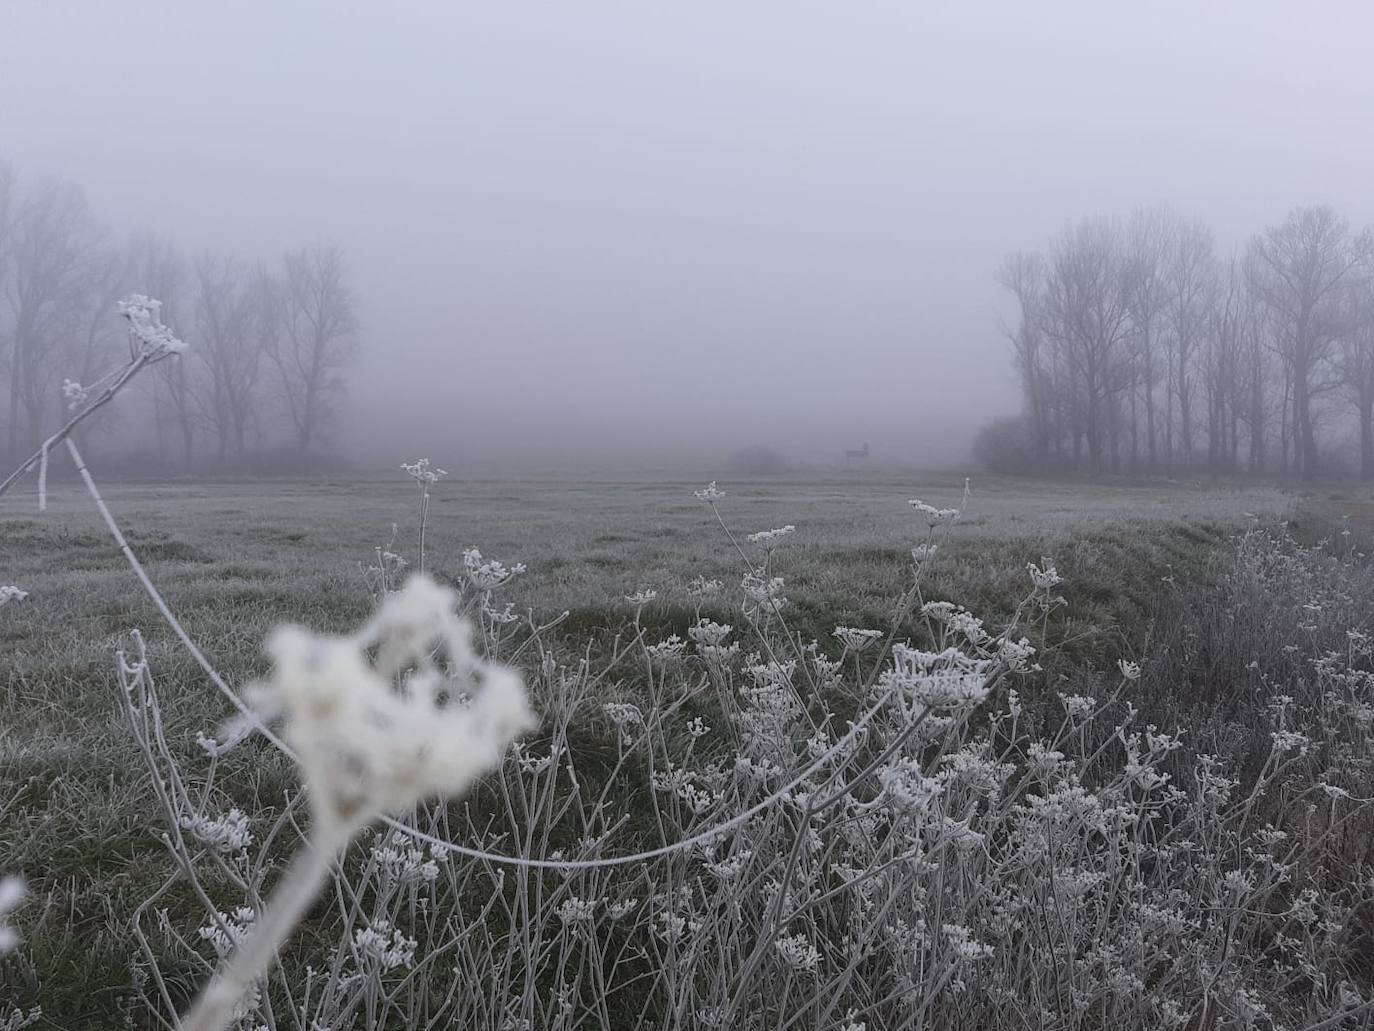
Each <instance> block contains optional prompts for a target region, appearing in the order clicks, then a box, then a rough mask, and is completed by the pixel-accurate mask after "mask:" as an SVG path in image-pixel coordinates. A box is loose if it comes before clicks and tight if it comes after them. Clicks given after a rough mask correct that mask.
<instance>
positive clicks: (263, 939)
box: [181, 835, 347, 1031]
mask: <svg viewBox="0 0 1374 1031" xmlns="http://www.w3.org/2000/svg"><path fill="white" fill-rule="evenodd" d="M346 843H347V837H346V836H342V835H330V836H328V837H327V838H325V840H319V839H317V838H316V837H315V836H312V837H310V838H308V839H306V843H305V847H304V848H302V849H301V851H300V852H298V853H297V854H296V858H295V859H293V860H292V861H291V866H290V867H289V868H288V869H287V871H286V876H285V877H283V878H282V880H281V882H280V883H279V884H278V885H277V886H276V888H275V889H273V891H272V894H271V896H270V897H269V898H268V900H267V906H266V910H265V912H264V913H263V914H262V915H261V916H260V917H259V918H258V919H257V920H255V921H254V922H253V929H252V931H250V932H249V934H248V936H247V937H246V938H244V939H243V941H242V942H241V943H240V944H239V946H238V948H236V949H235V950H234V951H233V954H232V955H231V956H230V957H229V961H228V962H227V963H226V964H225V965H224V966H223V967H222V968H221V969H220V971H219V973H217V974H216V975H215V977H214V979H213V980H212V981H211V982H210V984H209V985H208V986H206V988H205V991H204V992H202V993H201V996H200V998H199V999H197V1000H196V1003H195V1005H194V1006H192V1007H191V1011H190V1013H188V1014H187V1015H186V1018H185V1019H184V1020H183V1021H181V1031H223V1029H224V1028H227V1027H229V1025H230V1024H231V1023H232V1022H233V1020H234V1010H235V1008H236V1007H237V1006H238V1004H239V1002H240V1000H241V999H242V998H243V996H244V993H245V992H246V991H247V990H248V989H249V988H250V987H251V986H252V984H253V982H255V981H256V980H258V978H260V977H261V976H262V975H263V974H264V973H266V972H267V969H268V967H270V966H271V965H272V962H273V960H274V959H276V956H277V950H278V949H279V948H280V947H281V944H282V943H283V942H284V941H286V939H287V936H288V935H290V933H291V931H292V929H293V928H294V927H295V926H296V924H297V923H298V922H299V921H300V918H301V916H302V915H304V913H305V911H306V909H307V908H309V906H310V903H312V902H313V901H314V900H315V897H316V896H317V895H318V894H319V893H320V888H321V887H322V886H323V885H324V882H325V878H326V877H327V876H328V875H329V870H330V867H331V866H333V864H334V859H335V857H336V856H337V855H338V853H339V852H340V851H341V850H342V848H343V846H344V845H345V844H346Z"/></svg>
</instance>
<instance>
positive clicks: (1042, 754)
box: [1026, 741, 1064, 776]
mask: <svg viewBox="0 0 1374 1031" xmlns="http://www.w3.org/2000/svg"><path fill="white" fill-rule="evenodd" d="M1026 759H1027V765H1028V766H1029V767H1030V768H1031V770H1032V771H1034V772H1035V773H1039V774H1041V775H1044V776H1052V775H1054V774H1056V773H1058V772H1059V770H1060V768H1061V767H1062V766H1063V764H1064V753H1063V752H1060V751H1057V750H1053V749H1049V748H1046V747H1045V743H1044V742H1043V741H1032V742H1031V746H1030V748H1029V749H1027V752H1026Z"/></svg>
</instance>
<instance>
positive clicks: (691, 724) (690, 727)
mask: <svg viewBox="0 0 1374 1031" xmlns="http://www.w3.org/2000/svg"><path fill="white" fill-rule="evenodd" d="M710 732H711V728H710V727H708V726H707V725H706V721H705V720H704V719H702V718H701V717H700V716H694V717H692V718H691V719H690V720H688V721H687V733H688V734H690V735H692V737H693V738H698V737H705V736H706V735H707V734H709V733H710Z"/></svg>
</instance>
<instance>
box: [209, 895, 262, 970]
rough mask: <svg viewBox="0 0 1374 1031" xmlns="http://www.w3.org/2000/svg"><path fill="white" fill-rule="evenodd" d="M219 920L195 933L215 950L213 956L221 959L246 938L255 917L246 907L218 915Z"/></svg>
mask: <svg viewBox="0 0 1374 1031" xmlns="http://www.w3.org/2000/svg"><path fill="white" fill-rule="evenodd" d="M217 916H218V917H219V919H218V920H217V921H212V922H211V923H208V924H206V925H205V926H204V927H202V928H200V930H199V931H198V932H197V933H198V934H199V935H200V937H201V940H202V941H207V942H209V943H210V947H211V948H212V949H214V950H215V955H217V956H219V957H220V958H221V959H223V958H224V957H225V956H227V955H229V953H231V952H233V951H234V948H235V947H236V946H237V945H238V944H239V943H240V942H241V941H243V939H244V938H246V937H248V926H249V924H251V923H252V922H253V920H254V918H255V916H256V914H254V912H253V911H252V910H251V909H249V908H248V907H246V906H240V907H239V908H238V909H236V910H234V912H233V913H232V914H229V913H219V914H217Z"/></svg>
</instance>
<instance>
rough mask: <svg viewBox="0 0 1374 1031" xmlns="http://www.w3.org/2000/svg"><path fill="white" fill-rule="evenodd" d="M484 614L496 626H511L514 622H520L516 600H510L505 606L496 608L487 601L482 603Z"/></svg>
mask: <svg viewBox="0 0 1374 1031" xmlns="http://www.w3.org/2000/svg"><path fill="white" fill-rule="evenodd" d="M482 615H484V616H485V617H486V618H487V620H488V622H490V623H491V624H492V625H494V626H510V625H511V624H512V623H518V622H520V617H519V616H517V615H516V614H515V602H513V601H508V602H506V605H505V607H504V608H500V609H494V608H492V607H491V606H490V605H487V604H486V603H485V602H484V603H483V605H482Z"/></svg>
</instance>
